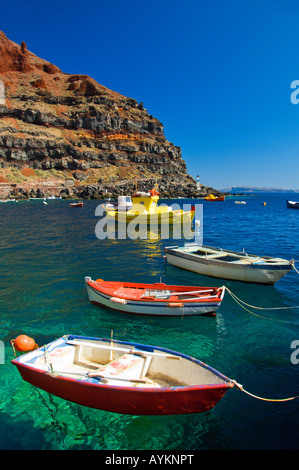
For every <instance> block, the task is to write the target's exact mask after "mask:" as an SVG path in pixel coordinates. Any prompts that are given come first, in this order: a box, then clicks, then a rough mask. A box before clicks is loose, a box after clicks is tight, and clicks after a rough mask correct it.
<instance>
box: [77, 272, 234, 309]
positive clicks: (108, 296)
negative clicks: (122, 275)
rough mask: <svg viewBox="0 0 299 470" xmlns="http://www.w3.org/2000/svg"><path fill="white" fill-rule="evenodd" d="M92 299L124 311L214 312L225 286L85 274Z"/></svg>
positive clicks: (94, 302) (95, 302)
mask: <svg viewBox="0 0 299 470" xmlns="http://www.w3.org/2000/svg"><path fill="white" fill-rule="evenodd" d="M85 283H86V288H87V293H88V297H89V300H90V302H92V303H93V304H97V305H100V306H103V307H107V308H110V309H112V310H118V311H120V312H124V313H133V314H138V315H153V316H180V317H182V316H187V315H188V316H189V315H207V314H214V313H215V312H216V311H217V310H218V308H219V307H220V304H221V302H222V299H223V297H224V293H225V287H194V286H168V285H166V284H164V283H160V282H157V283H155V284H141V283H132V282H115V281H103V280H102V279H97V280H96V281H93V280H92V279H91V278H90V277H85Z"/></svg>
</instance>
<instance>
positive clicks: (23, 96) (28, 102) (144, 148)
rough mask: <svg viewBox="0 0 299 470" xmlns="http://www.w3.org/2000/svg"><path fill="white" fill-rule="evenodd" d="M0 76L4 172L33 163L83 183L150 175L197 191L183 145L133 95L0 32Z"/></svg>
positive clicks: (1, 166) (0, 163)
mask: <svg viewBox="0 0 299 470" xmlns="http://www.w3.org/2000/svg"><path fill="white" fill-rule="evenodd" d="M0 81H1V82H3V84H4V88H5V103H4V105H3V103H2V104H1V103H0V176H1V177H3V178H5V176H6V175H5V174H4V172H3V169H6V168H8V167H14V168H17V169H18V170H22V169H26V168H32V169H36V170H40V171H41V170H59V171H62V172H64V173H65V174H67V175H68V176H70V177H72V178H74V179H75V181H76V183H78V184H81V180H82V174H83V176H84V178H85V179H86V178H87V177H88V176H90V175H91V176H90V178H92V183H93V182H98V181H100V180H102V181H103V182H106V181H107V182H108V181H117V179H120V180H125V181H127V180H129V179H132V180H133V178H135V177H138V178H139V179H142V178H143V179H144V180H146V181H147V179H148V178H149V177H152V178H154V180H156V179H161V180H162V179H163V178H164V179H165V181H166V183H165V184H167V185H168V186H169V187H171V188H172V187H174V182H176V183H177V184H178V185H180V186H181V187H182V188H186V187H187V186H188V185H191V189H190V191H191V190H192V191H193V188H194V184H195V182H194V180H193V179H192V178H191V177H190V176H188V174H187V169H186V164H185V162H184V161H183V160H182V158H181V149H180V147H177V146H175V145H174V144H172V143H171V142H168V141H167V140H166V138H165V136H164V128H163V125H162V123H161V122H160V121H159V120H158V119H156V118H155V117H153V116H151V115H150V114H149V113H148V112H147V110H146V109H144V107H143V105H142V103H140V104H138V102H137V101H136V100H135V99H133V98H128V97H125V96H123V95H121V94H119V93H117V92H115V91H112V90H109V89H108V88H106V87H104V86H102V85H100V84H99V83H98V82H97V81H96V80H94V79H92V78H90V77H89V76H87V75H84V74H79V73H77V74H74V75H71V74H67V73H63V72H62V71H61V70H60V69H59V68H58V67H57V66H56V65H54V64H51V63H50V62H47V61H46V60H43V59H41V58H39V57H37V56H36V55H35V54H33V53H32V52H30V51H29V50H28V48H27V45H26V43H25V42H24V41H23V42H22V43H21V45H18V44H16V43H14V42H12V41H10V40H9V39H8V38H7V37H6V35H5V34H4V33H3V32H1V31H0ZM26 171H28V170H26ZM1 172H2V173H3V174H2V173H1ZM26 176H27V174H26ZM29 176H30V175H29ZM114 186H115V185H114ZM149 189H152V188H151V187H150V188H149ZM182 195H183V194H182Z"/></svg>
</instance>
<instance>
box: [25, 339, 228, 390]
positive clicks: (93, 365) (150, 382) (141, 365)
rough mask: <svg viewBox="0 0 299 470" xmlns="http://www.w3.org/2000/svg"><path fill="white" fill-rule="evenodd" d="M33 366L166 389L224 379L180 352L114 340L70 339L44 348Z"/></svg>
mask: <svg viewBox="0 0 299 470" xmlns="http://www.w3.org/2000/svg"><path fill="white" fill-rule="evenodd" d="M34 367H38V368H42V369H44V370H49V368H50V370H51V371H52V373H53V374H57V375H62V376H65V377H72V378H76V379H78V378H79V379H80V378H81V379H82V380H84V379H85V380H86V379H89V380H90V379H91V378H93V379H96V380H97V381H98V383H99V384H101V383H104V384H107V383H108V384H109V385H116V386H129V387H150V388H163V387H180V386H190V385H204V384H216V383H222V382H223V379H222V378H221V377H219V376H218V375H216V374H214V373H213V372H212V371H210V370H209V369H207V368H206V367H204V366H201V365H200V364H198V363H196V362H193V361H190V360H188V359H186V358H184V357H182V356H180V355H175V354H168V353H167V352H162V351H159V350H153V351H145V350H141V349H135V348H134V347H130V345H123V344H119V343H115V342H113V340H111V341H110V342H109V341H108V342H106V341H98V340H85V339H77V338H75V339H72V340H68V341H67V342H66V343H65V344H64V345H63V347H61V346H60V345H58V346H57V347H55V348H52V349H51V350H50V348H49V351H47V349H45V353H44V354H43V355H41V356H40V357H39V358H38V359H37V361H35V364H34Z"/></svg>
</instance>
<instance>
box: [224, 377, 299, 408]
mask: <svg viewBox="0 0 299 470" xmlns="http://www.w3.org/2000/svg"><path fill="white" fill-rule="evenodd" d="M230 381H231V382H232V383H233V384H235V386H236V387H237V388H238V389H239V390H241V391H242V392H244V393H246V394H247V395H250V396H251V397H253V398H257V399H258V400H263V401H275V402H279V401H281V402H283V401H291V400H295V399H296V398H299V396H295V397H289V398H263V397H259V396H257V395H253V393H249V392H247V390H244V388H243V385H241V384H239V383H238V382H236V380H231V379H230Z"/></svg>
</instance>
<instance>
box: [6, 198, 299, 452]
mask: <svg viewBox="0 0 299 470" xmlns="http://www.w3.org/2000/svg"><path fill="white" fill-rule="evenodd" d="M287 197H288V196H286V195H284V194H283V195H282V194H264V195H259V196H249V197H246V201H247V204H246V205H239V204H234V199H233V198H227V200H226V201H225V202H213V203H211V202H205V201H204V202H203V201H194V200H192V201H191V200H189V201H188V200H175V201H173V200H172V201H166V200H164V201H163V202H171V203H174V202H176V203H180V204H183V203H192V204H194V202H195V203H198V204H199V203H200V204H203V229H204V240H203V241H204V244H209V245H212V246H221V247H223V248H230V249H233V250H243V248H245V249H246V251H247V252H252V253H257V254H268V255H277V256H282V257H285V258H288V259H291V258H294V259H295V260H299V248H298V233H299V210H293V209H287V207H286V203H285V199H286V198H287ZM289 198H290V199H294V196H290V197H289ZM243 199H244V200H245V198H243ZM263 202H266V205H263V204H262V203H263ZM98 204H99V201H85V204H84V208H83V209H81V208H70V207H69V205H68V202H67V201H48V204H47V206H46V205H44V204H42V202H41V201H29V202H18V203H6V204H0V227H1V232H0V233H1V237H0V254H1V256H0V276H1V284H0V289H1V296H0V307H1V326H0V332H1V334H0V339H1V341H2V342H3V343H4V345H5V361H4V364H0V368H1V372H2V373H1V402H0V435H1V444H0V448H1V449H2V450H3V449H5V450H8V449H10V450H11V449H20V450H25V449H26V450H40V449H43V450H64V449H67V450H70V449H74V450H81V449H82V450H83V449H84V450H96V449H97V450H106V451H107V450H165V451H174V450H188V451H196V450H201V449H209V450H214V449H219V450H224V449H236V450H237V449H298V447H299V446H298V437H299V432H298V418H299V413H298V403H299V400H293V401H288V402H270V401H262V400H259V399H256V398H253V397H251V396H249V395H247V394H245V393H244V392H242V391H240V390H237V389H235V388H234V389H232V390H229V391H228V392H227V393H226V395H225V396H224V398H223V399H222V400H221V401H220V402H219V403H218V404H217V405H216V406H215V408H213V409H212V410H210V411H209V412H207V413H203V414H198V415H196V414H195V415H182V416H181V415H179V416H127V415H119V414H114V413H108V412H104V411H98V410H92V409H89V408H85V407H82V406H79V405H76V404H73V403H69V402H67V401H64V400H62V399H60V398H57V397H55V396H51V395H49V394H48V393H46V392H44V391H41V390H38V389H36V388H35V387H33V386H31V385H30V384H28V383H26V382H24V381H23V380H22V379H21V376H20V375H19V373H18V371H17V369H16V368H15V367H14V366H13V365H11V363H10V361H11V359H13V350H12V348H11V345H10V341H11V340H12V339H14V338H16V337H17V336H18V335H19V334H27V335H29V336H31V337H33V338H34V339H35V341H36V343H37V344H39V345H43V344H45V343H47V342H49V341H52V340H53V339H55V338H57V337H60V336H62V335H64V334H67V333H69V334H79V335H90V336H106V337H110V333H111V330H113V335H114V338H115V339H121V340H125V341H138V342H141V343H148V344H152V345H159V346H163V347H166V348H170V349H173V350H176V351H180V352H183V353H186V354H190V355H192V356H194V357H197V358H198V359H200V360H202V361H203V362H205V363H207V364H209V365H210V366H212V367H214V368H215V369H217V370H219V371H220V372H222V373H223V374H225V375H226V376H228V377H230V378H231V379H235V380H236V381H237V382H239V383H241V384H242V385H243V387H244V389H245V390H247V391H248V392H250V393H252V394H254V395H257V396H258V397H263V398H271V399H280V398H288V397H292V396H297V395H299V380H298V372H299V364H293V363H292V361H291V354H292V352H293V351H294V350H293V349H291V343H292V342H293V341H295V340H299V328H298V326H299V309H289V310H266V311H264V310H254V309H250V308H249V309H248V310H249V312H248V311H246V310H244V309H242V308H241V307H240V306H239V305H238V304H237V303H236V302H235V301H234V300H233V299H232V298H231V297H230V295H229V294H228V293H226V295H225V297H224V300H223V302H222V305H221V307H220V309H219V310H218V313H217V316H216V317H214V318H212V317H192V318H188V317H184V318H175V319H170V318H168V319H165V318H150V317H138V316H130V315H125V314H121V313H114V312H110V311H107V310H104V309H101V308H99V307H96V306H93V305H91V304H90V303H89V301H88V299H87V294H86V290H85V285H84V277H85V276H91V277H92V278H94V279H96V278H102V279H107V280H109V279H110V280H123V281H135V282H159V281H160V279H161V281H162V282H165V283H167V284H172V283H173V284H175V283H176V284H184V285H204V286H208V285H213V286H218V285H222V284H225V285H226V286H227V287H229V289H230V290H231V291H232V292H233V293H234V294H236V295H237V296H238V297H239V298H241V299H242V300H244V301H245V302H247V303H248V304H250V305H255V306H261V307H289V306H299V291H298V285H299V275H298V274H297V273H296V272H295V271H292V272H290V273H289V274H287V275H286V276H285V277H284V278H282V279H281V280H280V281H279V282H278V283H277V284H276V285H275V286H259V285H249V284H244V283H240V282H233V281H223V280H221V279H213V278H208V277H204V276H201V275H196V274H193V273H189V272H187V271H183V270H180V269H178V268H175V267H173V266H171V265H168V264H166V263H165V261H164V258H163V254H164V253H163V247H164V246H168V245H173V244H179V245H180V244H183V241H182V240H163V239H161V238H158V239H147V240H140V239H139V240H138V239H137V240H129V239H128V240H108V239H106V240H99V239H97V237H96V236H95V226H96V223H97V221H98V217H96V216H95V210H96V207H97V206H98ZM298 266H299V262H298V263H297V267H298Z"/></svg>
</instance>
